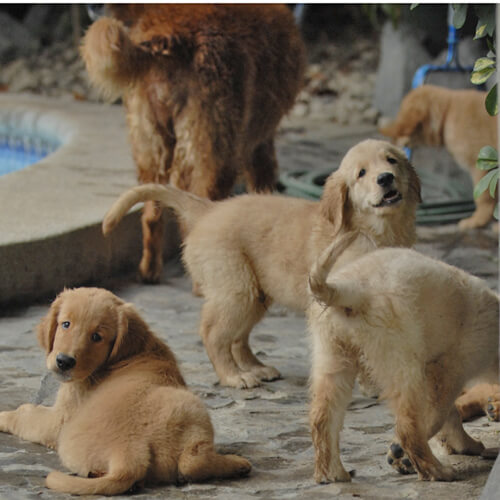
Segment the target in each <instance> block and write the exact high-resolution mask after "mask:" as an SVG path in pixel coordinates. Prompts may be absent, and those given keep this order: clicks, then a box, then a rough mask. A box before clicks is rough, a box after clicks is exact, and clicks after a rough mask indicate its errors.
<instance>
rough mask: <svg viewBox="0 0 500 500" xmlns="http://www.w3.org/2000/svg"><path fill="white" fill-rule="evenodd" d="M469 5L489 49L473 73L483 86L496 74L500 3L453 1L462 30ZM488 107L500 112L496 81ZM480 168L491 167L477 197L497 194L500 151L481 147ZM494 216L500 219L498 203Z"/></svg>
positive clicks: (478, 34)
mask: <svg viewBox="0 0 500 500" xmlns="http://www.w3.org/2000/svg"><path fill="white" fill-rule="evenodd" d="M469 8H472V9H474V13H475V14H476V16H477V18H478V22H477V26H476V34H475V36H474V39H475V40H478V39H482V38H484V39H485V40H486V43H487V45H488V49H489V51H488V54H487V55H486V57H480V58H479V59H477V60H476V62H475V64H474V69H473V70H472V74H471V82H472V83H473V84H475V85H482V84H484V83H486V82H487V81H488V79H489V78H490V77H491V76H493V75H495V74H496V68H497V62H496V42H495V31H496V17H495V16H496V5H495V4H489V5H474V6H472V5H468V4H453V10H454V12H453V14H454V15H453V25H454V26H455V28H457V29H459V28H461V27H462V26H463V25H464V23H465V20H466V19H467V14H468V9H469ZM485 107H486V111H487V112H488V113H489V114H490V115H491V116H497V115H498V90H497V84H496V83H495V84H494V85H493V87H492V88H491V90H490V91H489V92H488V94H487V95H486V100H485ZM476 168H479V169H481V170H488V173H487V174H486V175H485V176H484V177H483V178H482V179H481V180H480V181H479V182H478V183H477V184H476V186H475V188H474V198H477V197H478V196H479V195H480V194H482V193H484V192H485V191H486V190H487V189H488V190H489V193H490V195H491V196H492V197H494V196H495V191H496V189H497V185H498V178H499V165H498V151H497V150H496V149H495V148H494V147H491V146H484V147H483V148H481V150H480V152H479V156H478V158H477V162H476ZM493 215H494V216H495V218H496V219H497V220H498V203H497V205H496V207H495V212H494V214H493Z"/></svg>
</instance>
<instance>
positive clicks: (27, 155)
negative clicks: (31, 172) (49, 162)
mask: <svg viewBox="0 0 500 500" xmlns="http://www.w3.org/2000/svg"><path fill="white" fill-rule="evenodd" d="M59 145H60V144H59V143H58V141H55V140H47V139H46V138H44V137H42V136H40V135H33V134H21V133H18V134H16V135H13V134H6V133H3V134H2V133H0V175H5V174H10V173H11V172H16V171H17V170H21V169H22V168H24V167H27V166H28V165H32V164H33V163H36V162H38V161H40V160H41V159H42V158H45V157H46V156H47V155H49V154H50V153H52V152H53V151H55V150H56V149H57V148H58V147H59Z"/></svg>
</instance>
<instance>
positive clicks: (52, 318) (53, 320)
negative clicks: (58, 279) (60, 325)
mask: <svg viewBox="0 0 500 500" xmlns="http://www.w3.org/2000/svg"><path fill="white" fill-rule="evenodd" d="M63 295H64V292H62V293H60V294H59V295H58V296H57V297H56V299H55V300H54V302H52V304H51V306H50V309H49V312H48V313H47V314H46V315H45V316H44V317H43V318H42V319H41V320H40V323H39V324H38V326H37V329H36V336H37V338H38V343H39V344H40V346H41V347H42V349H44V350H45V352H46V353H47V354H49V353H50V352H51V351H52V346H53V345H54V337H55V336H56V330H57V317H58V316H59V311H60V309H61V304H62V302H63Z"/></svg>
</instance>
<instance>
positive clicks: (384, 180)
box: [377, 172, 394, 187]
mask: <svg viewBox="0 0 500 500" xmlns="http://www.w3.org/2000/svg"><path fill="white" fill-rule="evenodd" d="M393 182H394V174H391V173H390V172H384V173H382V174H380V175H379V176H378V177H377V184H378V185H379V186H381V187H389V186H390V185H391V184H392V183H393Z"/></svg>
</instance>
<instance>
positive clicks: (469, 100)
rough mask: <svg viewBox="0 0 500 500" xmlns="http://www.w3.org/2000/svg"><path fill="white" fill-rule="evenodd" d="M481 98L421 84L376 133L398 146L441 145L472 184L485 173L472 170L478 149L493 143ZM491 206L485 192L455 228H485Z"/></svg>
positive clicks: (493, 124)
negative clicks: (469, 215)
mask: <svg viewBox="0 0 500 500" xmlns="http://www.w3.org/2000/svg"><path fill="white" fill-rule="evenodd" d="M485 98H486V93H485V92H478V91H477V90H451V89H447V88H443V87H437V86H435V85H423V86H421V87H418V88H416V89H414V90H412V91H411V92H410V93H409V94H408V95H406V97H405V98H404V99H403V101H402V102H401V106H400V108H399V112H398V115H397V117H396V119H395V120H394V121H393V122H392V123H390V124H388V125H387V126H385V127H381V128H380V132H381V133H382V134H384V135H386V136H388V137H391V138H392V139H393V140H394V141H395V143H396V144H397V145H398V146H409V147H414V146H418V145H428V146H444V147H445V148H446V149H447V150H448V151H449V153H450V154H451V155H452V156H453V158H454V159H455V161H456V162H457V163H458V164H459V165H460V166H461V167H462V168H464V169H466V170H467V171H468V172H469V174H470V175H471V177H472V180H473V182H474V185H475V184H477V183H478V182H479V180H480V179H481V178H482V177H483V176H484V175H485V174H486V171H484V170H479V169H478V168H476V160H477V157H478V154H479V150H480V149H481V148H482V147H483V146H493V147H496V143H497V118H496V117H493V116H490V115H488V113H487V112H486V109H485V104H484V101H485ZM495 204H496V202H495V199H493V198H492V197H491V196H490V194H489V193H488V192H487V191H486V192H485V193H483V194H482V195H481V196H479V197H478V198H477V199H476V210H475V211H474V213H473V214H472V216H471V217H468V218H466V219H463V220H461V221H460V222H459V227H460V228H461V229H469V228H474V227H481V226H485V225H486V224H488V222H490V220H491V219H492V217H493V211H494V209H495Z"/></svg>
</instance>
